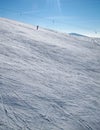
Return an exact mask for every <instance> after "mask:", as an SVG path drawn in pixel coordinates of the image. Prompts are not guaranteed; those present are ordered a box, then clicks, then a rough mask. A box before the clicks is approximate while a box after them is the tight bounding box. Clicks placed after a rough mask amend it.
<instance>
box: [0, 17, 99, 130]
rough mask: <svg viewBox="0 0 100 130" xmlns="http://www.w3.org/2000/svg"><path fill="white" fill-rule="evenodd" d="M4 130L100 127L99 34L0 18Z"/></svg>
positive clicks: (1, 126) (1, 129) (96, 129)
mask: <svg viewBox="0 0 100 130" xmlns="http://www.w3.org/2000/svg"><path fill="white" fill-rule="evenodd" d="M0 130H100V39H99V38H98V39H96V38H89V37H82V36H80V37H78V36H72V35H69V34H65V33H59V32H56V31H53V30H48V29H43V28H40V27H39V30H36V27H35V26H31V25H27V24H24V23H19V22H16V21H12V20H8V19H4V18H0Z"/></svg>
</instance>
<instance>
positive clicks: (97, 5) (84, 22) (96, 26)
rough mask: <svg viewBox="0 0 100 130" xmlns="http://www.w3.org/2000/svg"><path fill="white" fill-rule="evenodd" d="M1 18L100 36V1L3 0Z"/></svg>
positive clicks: (0, 3) (0, 8)
mask: <svg viewBox="0 0 100 130" xmlns="http://www.w3.org/2000/svg"><path fill="white" fill-rule="evenodd" d="M0 17H6V18H10V19H14V20H17V21H22V22H25V23H30V24H33V25H37V24H38V25H40V26H42V27H46V28H50V29H55V30H60V31H63V32H69V33H70V32H76V33H81V34H86V35H90V36H99V37H100V0H0Z"/></svg>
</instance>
